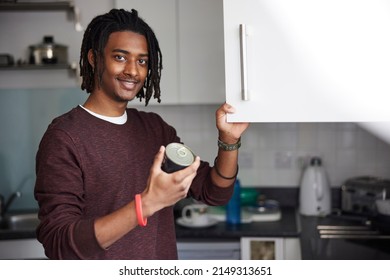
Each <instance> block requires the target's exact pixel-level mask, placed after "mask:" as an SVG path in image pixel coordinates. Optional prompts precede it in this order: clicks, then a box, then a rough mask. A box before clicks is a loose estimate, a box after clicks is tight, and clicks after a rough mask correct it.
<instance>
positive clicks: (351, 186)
mask: <svg viewBox="0 0 390 280" xmlns="http://www.w3.org/2000/svg"><path fill="white" fill-rule="evenodd" d="M389 196H390V180H388V179H383V178H379V177H370V176H362V177H354V178H350V179H348V180H346V181H345V182H344V184H343V185H342V186H341V210H342V211H343V212H347V213H351V214H357V215H363V216H375V215H376V214H377V210H376V205H375V201H376V200H377V199H387V198H389Z"/></svg>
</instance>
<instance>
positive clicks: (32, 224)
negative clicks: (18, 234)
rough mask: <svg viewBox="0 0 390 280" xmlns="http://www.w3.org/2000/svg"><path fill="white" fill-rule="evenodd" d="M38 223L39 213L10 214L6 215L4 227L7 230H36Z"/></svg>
mask: <svg viewBox="0 0 390 280" xmlns="http://www.w3.org/2000/svg"><path fill="white" fill-rule="evenodd" d="M38 225H39V219H38V213H23V214H10V215H6V216H5V217H4V221H3V223H2V228H3V229H6V230H35V229H36V228H37V226H38Z"/></svg>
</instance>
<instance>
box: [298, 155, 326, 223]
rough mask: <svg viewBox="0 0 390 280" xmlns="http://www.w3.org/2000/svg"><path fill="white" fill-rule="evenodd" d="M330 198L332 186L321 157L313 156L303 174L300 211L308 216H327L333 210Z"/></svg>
mask: <svg viewBox="0 0 390 280" xmlns="http://www.w3.org/2000/svg"><path fill="white" fill-rule="evenodd" d="M330 198H331V191H330V186H329V183H328V178H327V175H326V172H325V169H324V167H323V166H322V162H321V159H320V158H319V157H313V158H312V159H311V161H310V165H309V166H308V167H307V168H306V169H305V170H304V173H303V176H302V181H301V186H300V194H299V202H300V204H299V212H300V213H301V214H302V215H307V216H325V215H327V214H329V213H330V212H331V200H330Z"/></svg>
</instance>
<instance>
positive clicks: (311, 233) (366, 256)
mask: <svg viewBox="0 0 390 280" xmlns="http://www.w3.org/2000/svg"><path fill="white" fill-rule="evenodd" d="M299 221H300V224H301V229H302V233H301V236H300V237H301V253H302V259H303V260H379V259H385V260H389V259H390V239H346V238H342V239H336V238H335V239H333V238H332V239H322V238H321V237H320V234H319V232H318V230H317V226H318V225H343V226H345V225H353V226H359V225H361V223H358V222H356V221H345V220H337V219H336V220H335V219H334V218H332V217H329V216H328V217H311V216H302V215H300V216H299Z"/></svg>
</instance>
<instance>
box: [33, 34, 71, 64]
mask: <svg viewBox="0 0 390 280" xmlns="http://www.w3.org/2000/svg"><path fill="white" fill-rule="evenodd" d="M29 50H30V57H29V60H30V64H35V65H44V64H67V63H68V47H67V46H64V45H59V44H56V43H55V42H54V37H53V36H45V37H43V42H42V43H40V44H37V45H32V46H29Z"/></svg>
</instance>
